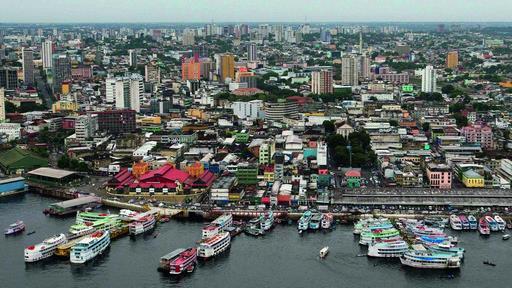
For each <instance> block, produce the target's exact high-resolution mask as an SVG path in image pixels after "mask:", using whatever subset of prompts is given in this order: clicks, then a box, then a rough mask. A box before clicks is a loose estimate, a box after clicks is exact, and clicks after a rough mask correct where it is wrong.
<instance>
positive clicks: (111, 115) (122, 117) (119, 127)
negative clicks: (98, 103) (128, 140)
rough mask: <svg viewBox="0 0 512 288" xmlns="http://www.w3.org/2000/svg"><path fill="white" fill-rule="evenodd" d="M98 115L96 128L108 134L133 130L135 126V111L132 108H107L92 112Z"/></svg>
mask: <svg viewBox="0 0 512 288" xmlns="http://www.w3.org/2000/svg"><path fill="white" fill-rule="evenodd" d="M92 114H94V115H97V117H98V130H99V131H101V132H107V133H108V134H119V133H130V132H134V131H135V130H136V129H137V127H136V122H135V118H136V113H135V111H134V110H130V109H122V110H107V111H100V112H93V113H92Z"/></svg>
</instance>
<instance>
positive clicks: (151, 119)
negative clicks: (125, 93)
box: [137, 116, 162, 126]
mask: <svg viewBox="0 0 512 288" xmlns="http://www.w3.org/2000/svg"><path fill="white" fill-rule="evenodd" d="M160 124H162V118H161V117H160V116H148V117H141V118H137V125H140V126H151V125H160Z"/></svg>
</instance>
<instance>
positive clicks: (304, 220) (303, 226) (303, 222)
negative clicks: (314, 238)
mask: <svg viewBox="0 0 512 288" xmlns="http://www.w3.org/2000/svg"><path fill="white" fill-rule="evenodd" d="M309 221H311V211H306V212H304V214H302V216H301V217H300V219H299V222H298V224H297V229H299V231H306V230H308V228H309Z"/></svg>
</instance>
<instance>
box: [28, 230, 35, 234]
mask: <svg viewBox="0 0 512 288" xmlns="http://www.w3.org/2000/svg"><path fill="white" fill-rule="evenodd" d="M34 233H36V231H35V230H34V231H30V232H28V233H27V235H32V234H34Z"/></svg>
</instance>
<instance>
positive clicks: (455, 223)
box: [450, 215, 462, 231]
mask: <svg viewBox="0 0 512 288" xmlns="http://www.w3.org/2000/svg"><path fill="white" fill-rule="evenodd" d="M450 226H451V227H452V229H453V230H457V231H458V230H462V222H461V221H460V218H459V217H458V216H457V215H450Z"/></svg>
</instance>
